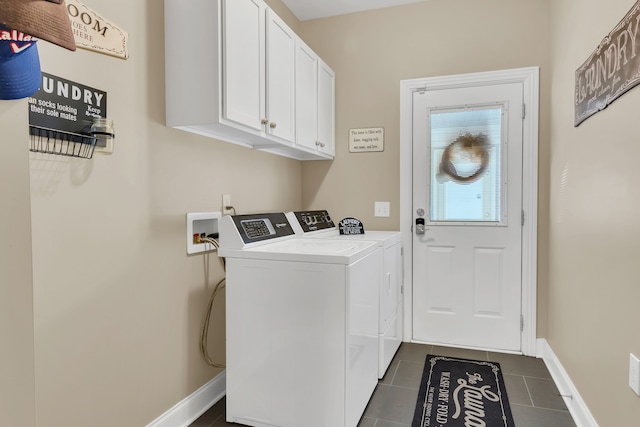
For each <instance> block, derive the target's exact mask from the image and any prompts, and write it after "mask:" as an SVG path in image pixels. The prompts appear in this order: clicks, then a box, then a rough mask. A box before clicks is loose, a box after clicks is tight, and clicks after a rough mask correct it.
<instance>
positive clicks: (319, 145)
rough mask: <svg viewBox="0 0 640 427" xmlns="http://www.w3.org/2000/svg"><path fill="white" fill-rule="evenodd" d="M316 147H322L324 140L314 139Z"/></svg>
mask: <svg viewBox="0 0 640 427" xmlns="http://www.w3.org/2000/svg"><path fill="white" fill-rule="evenodd" d="M316 147H320V148H324V142H320V141H316Z"/></svg>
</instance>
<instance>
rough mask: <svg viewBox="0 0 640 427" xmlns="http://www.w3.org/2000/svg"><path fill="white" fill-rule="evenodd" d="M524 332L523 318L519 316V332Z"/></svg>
mask: <svg viewBox="0 0 640 427" xmlns="http://www.w3.org/2000/svg"><path fill="white" fill-rule="evenodd" d="M522 331H524V316H523V315H522V314H521V315H520V332H522Z"/></svg>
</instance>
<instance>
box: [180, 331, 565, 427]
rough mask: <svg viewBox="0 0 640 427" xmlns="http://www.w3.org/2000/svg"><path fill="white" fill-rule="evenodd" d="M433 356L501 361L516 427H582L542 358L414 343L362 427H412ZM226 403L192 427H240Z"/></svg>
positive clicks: (402, 353)
mask: <svg viewBox="0 0 640 427" xmlns="http://www.w3.org/2000/svg"><path fill="white" fill-rule="evenodd" d="M427 354H437V355H442V356H451V357H462V358H469V359H476V360H490V361H492V362H498V363H499V364H500V367H501V368H502V374H503V376H504V382H505V385H506V387H507V395H508V397H509V403H510V404H511V412H512V413H513V417H514V420H515V424H516V427H549V426H553V427H576V425H575V423H574V422H573V419H572V418H571V415H570V414H569V412H568V411H567V408H566V406H565V404H564V401H563V400H562V398H561V397H560V396H559V393H558V389H557V388H556V386H555V384H554V383H553V380H552V379H551V375H550V374H549V371H548V370H547V368H546V366H545V365H544V362H543V361H542V359H536V358H533V357H525V356H516V355H510V354H502V353H491V352H486V351H476V350H464V349H455V348H447V347H437V346H431V345H424V344H411V343H403V344H402V346H401V347H400V349H399V350H398V353H397V354H396V356H395V358H394V359H393V361H392V362H391V366H389V369H388V371H387V373H386V375H385V377H384V378H383V379H381V380H380V381H379V383H378V387H377V388H376V390H375V392H374V394H373V396H372V397H371V400H370V401H369V405H368V406H367V409H366V410H365V412H364V415H363V417H362V419H361V420H360V423H359V424H358V427H410V426H411V419H412V418H413V410H414V408H415V404H416V399H417V397H418V387H419V385H420V379H421V378H422V370H423V368H424V361H425V358H426V356H427ZM224 404H225V400H224V399H222V400H221V401H220V402H218V403H216V404H215V405H214V406H213V407H212V408H211V409H209V410H208V411H207V412H205V413H204V414H203V415H202V416H201V417H200V418H198V419H197V420H196V421H194V422H193V423H192V424H191V426H190V427H222V426H237V425H238V424H230V423H227V422H226V421H225V417H224ZM301 427H303V426H301Z"/></svg>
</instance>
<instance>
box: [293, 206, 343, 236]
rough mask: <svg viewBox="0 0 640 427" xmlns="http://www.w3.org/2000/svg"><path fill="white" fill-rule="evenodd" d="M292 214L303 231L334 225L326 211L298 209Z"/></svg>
mask: <svg viewBox="0 0 640 427" xmlns="http://www.w3.org/2000/svg"><path fill="white" fill-rule="evenodd" d="M293 214H294V215H295V217H296V220H298V223H299V224H300V227H301V228H302V231H304V232H305V233H308V232H310V231H318V230H327V229H330V228H335V227H336V225H335V224H334V223H333V221H332V220H331V217H330V216H329V212H327V211H298V212H294V213H293Z"/></svg>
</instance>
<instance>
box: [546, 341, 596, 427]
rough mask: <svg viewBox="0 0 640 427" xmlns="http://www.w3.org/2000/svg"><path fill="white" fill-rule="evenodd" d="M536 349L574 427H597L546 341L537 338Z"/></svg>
mask: <svg viewBox="0 0 640 427" xmlns="http://www.w3.org/2000/svg"><path fill="white" fill-rule="evenodd" d="M537 347H538V357H540V358H542V360H544V363H545V365H547V369H548V370H549V373H551V377H552V378H553V381H554V382H555V383H556V386H557V387H558V391H560V394H561V395H562V396H563V399H564V403H565V404H566V405H567V408H568V409H569V412H570V413H571V416H572V417H573V421H574V422H575V423H576V426H577V427H598V423H597V422H596V420H595V418H593V415H591V412H590V411H589V408H587V405H586V403H585V402H584V400H582V397H581V396H580V393H578V390H577V389H576V387H575V386H574V385H573V382H572V381H571V378H569V375H568V374H567V371H565V369H564V367H563V366H562V363H560V360H559V359H558V357H557V356H556V354H555V353H554V352H553V350H552V349H551V346H550V345H549V343H548V342H547V340H546V339H544V338H539V339H538V345H537Z"/></svg>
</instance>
